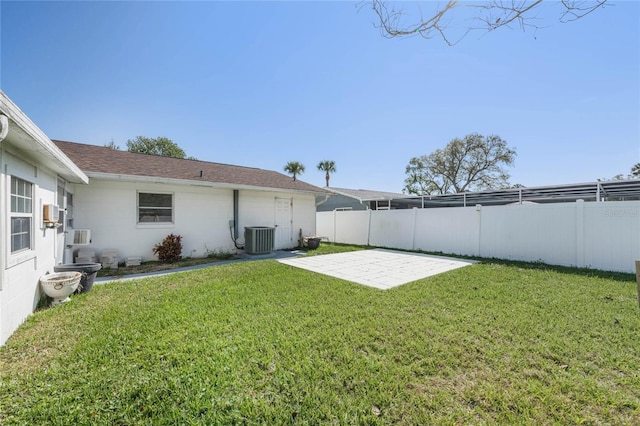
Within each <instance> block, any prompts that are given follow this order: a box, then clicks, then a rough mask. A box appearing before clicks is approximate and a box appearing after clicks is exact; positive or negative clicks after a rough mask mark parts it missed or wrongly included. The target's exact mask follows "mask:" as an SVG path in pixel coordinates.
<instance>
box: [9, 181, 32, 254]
mask: <svg viewBox="0 0 640 426" xmlns="http://www.w3.org/2000/svg"><path fill="white" fill-rule="evenodd" d="M7 177H8V179H7V185H8V187H9V188H8V190H7V195H8V196H9V197H8V200H7V207H8V208H7V213H8V219H9V220H8V221H7V222H8V223H7V227H8V230H7V235H8V236H9V238H7V253H8V255H9V256H8V262H7V266H13V265H17V264H18V263H22V262H25V261H27V260H30V259H33V258H34V257H36V250H35V239H34V236H35V232H36V226H35V224H36V219H37V218H36V215H35V213H34V212H35V198H36V197H35V195H36V194H35V192H36V185H35V184H34V183H33V182H31V181H29V180H27V179H23V178H21V177H19V176H14V175H10V176H7ZM14 179H18V180H19V181H22V182H24V183H27V184H29V185H30V186H31V197H29V198H27V197H24V196H22V195H20V194H15V193H14V192H13V181H14ZM14 197H20V198H21V199H28V200H29V203H30V207H31V208H30V210H31V211H30V212H18V211H15V212H14V211H13V210H14V209H13V207H12V203H11V201H12V199H13V198H14ZM14 218H29V219H30V221H31V224H30V229H29V238H30V240H29V247H27V248H23V249H20V250H16V251H14V250H13V244H12V243H13V219H14Z"/></svg>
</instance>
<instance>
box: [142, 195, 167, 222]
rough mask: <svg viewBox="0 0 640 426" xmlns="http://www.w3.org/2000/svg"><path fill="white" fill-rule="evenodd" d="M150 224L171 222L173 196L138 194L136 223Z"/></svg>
mask: <svg viewBox="0 0 640 426" xmlns="http://www.w3.org/2000/svg"><path fill="white" fill-rule="evenodd" d="M150 222H161V223H172V222H173V194H153V193H149V192H138V223H150Z"/></svg>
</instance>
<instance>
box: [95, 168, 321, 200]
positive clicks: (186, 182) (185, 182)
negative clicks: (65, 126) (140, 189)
mask: <svg viewBox="0 0 640 426" xmlns="http://www.w3.org/2000/svg"><path fill="white" fill-rule="evenodd" d="M87 175H88V176H89V178H90V179H98V180H109V181H120V182H142V183H157V184H166V185H182V186H199V187H205V188H218V189H244V190H252V191H270V192H282V193H292V192H294V193H302V194H309V195H326V192H319V191H312V190H306V189H294V188H276V187H270V186H257V185H242V184H236V183H226V182H210V181H201V180H192V179H174V178H164V177H157V176H140V175H126V174H116V173H104V172H87Z"/></svg>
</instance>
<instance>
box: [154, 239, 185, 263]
mask: <svg viewBox="0 0 640 426" xmlns="http://www.w3.org/2000/svg"><path fill="white" fill-rule="evenodd" d="M153 254H156V255H158V259H160V261H161V262H175V261H176V260H180V259H182V235H175V234H169V235H167V236H166V237H165V238H164V240H162V243H161V244H156V245H155V246H153Z"/></svg>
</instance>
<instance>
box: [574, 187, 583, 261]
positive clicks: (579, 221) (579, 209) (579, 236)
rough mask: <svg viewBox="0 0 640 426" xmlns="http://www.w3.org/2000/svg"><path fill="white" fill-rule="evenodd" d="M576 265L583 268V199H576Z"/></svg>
mask: <svg viewBox="0 0 640 426" xmlns="http://www.w3.org/2000/svg"><path fill="white" fill-rule="evenodd" d="M575 244H576V266H577V267H578V268H584V200H582V199H580V200H576V241H575Z"/></svg>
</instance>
